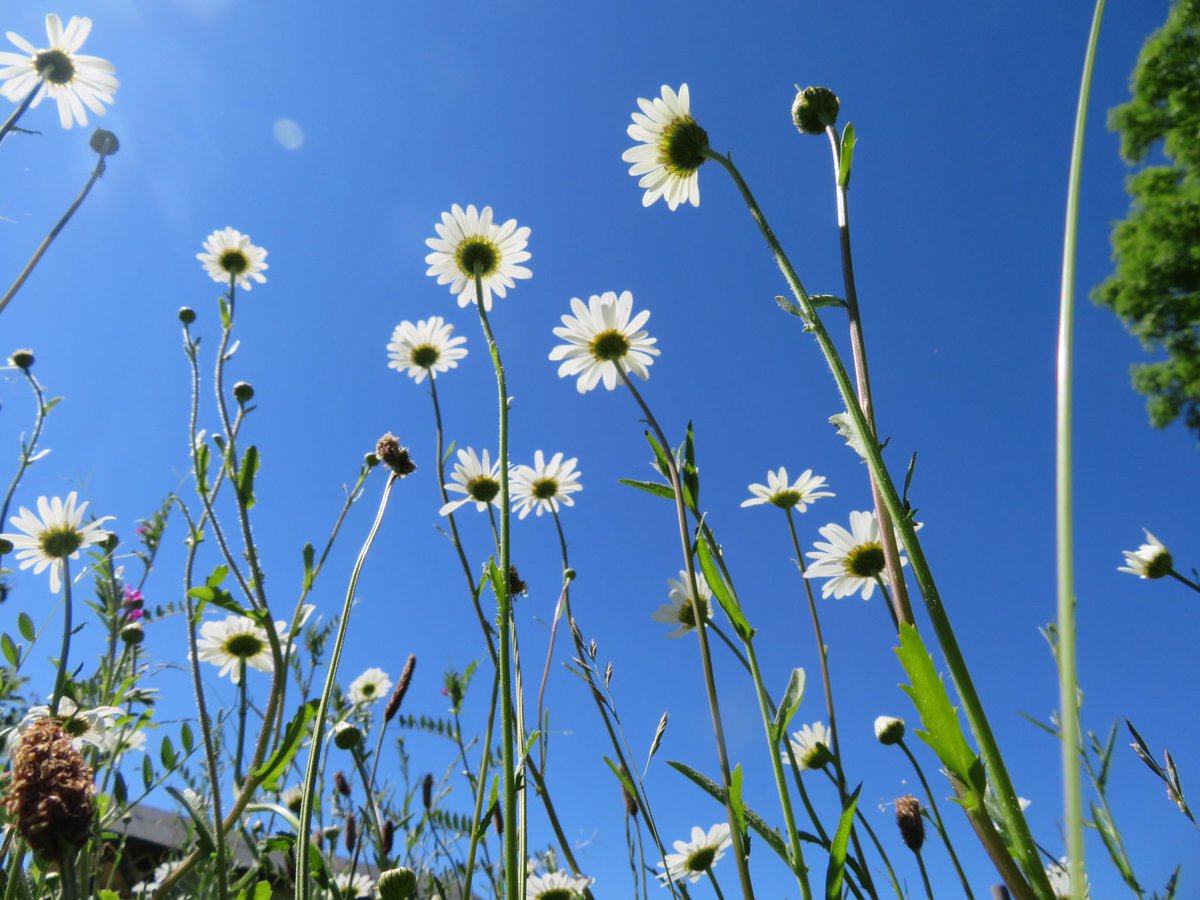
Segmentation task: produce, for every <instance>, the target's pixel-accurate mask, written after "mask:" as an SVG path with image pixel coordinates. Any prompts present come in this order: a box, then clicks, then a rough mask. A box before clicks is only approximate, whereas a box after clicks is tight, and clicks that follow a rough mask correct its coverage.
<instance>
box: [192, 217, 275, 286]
mask: <svg viewBox="0 0 1200 900" xmlns="http://www.w3.org/2000/svg"><path fill="white" fill-rule="evenodd" d="M266 258H267V251H266V250H264V249H263V248H262V247H256V246H255V245H254V244H252V243H250V237H249V236H248V235H245V234H242V233H241V232H240V231H238V230H237V229H235V228H229V227H225V228H223V229H221V230H219V231H214V232H213V233H212V234H210V235H209V236H208V237H207V238H205V240H204V252H203V253H197V254H196V259H198V260H200V262H202V263H204V271H206V272H207V273H208V277H209V278H211V279H212V280H213V281H215V282H217V284H226V285H227V284H229V283H230V282H231V281H233V282H236V284H237V286H238V287H239V288H241V289H242V290H243V291H248V290H250V288H251V284H250V280H251V279H253V280H254V281H257V282H258V283H259V284H266V283H267V276H266V275H264V274H263V272H264V271H265V270H266V269H268V268H270V267H269V266H268V265H267V264H266V262H264V260H266Z"/></svg>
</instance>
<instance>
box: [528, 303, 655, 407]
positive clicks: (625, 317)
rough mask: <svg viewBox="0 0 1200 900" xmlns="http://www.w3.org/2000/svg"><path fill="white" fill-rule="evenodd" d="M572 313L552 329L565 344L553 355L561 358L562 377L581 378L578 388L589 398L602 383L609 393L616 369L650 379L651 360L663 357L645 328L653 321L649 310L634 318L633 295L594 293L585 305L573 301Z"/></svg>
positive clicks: (614, 379) (615, 379)
mask: <svg viewBox="0 0 1200 900" xmlns="http://www.w3.org/2000/svg"><path fill="white" fill-rule="evenodd" d="M571 309H572V310H573V311H574V312H575V315H573V316H563V317H562V325H561V326H559V327H557V328H555V329H554V333H555V335H557V336H558V337H560V338H562V339H563V340H565V341H566V342H567V343H565V344H559V345H558V346H557V347H555V348H554V349H553V350H551V351H550V359H552V360H555V361H557V360H560V359H561V360H563V364H562V365H561V366H559V367H558V377H559V378H568V377H571V376H573V375H578V376H579V380H578V381H577V382H576V383H575V387H576V388H577V389H578V390H579V393H581V394H586V393H587V392H588V391H590V390H591V389H592V388H594V387H595V386H596V385H597V384H598V383H599V382H600V380H601V379H603V380H604V386H605V387H606V388H607V389H608V390H610V391H611V390H613V389H614V388H616V386H617V381H618V373H617V366H618V365H620V366H621V368H622V369H624V370H625V371H627V372H632V373H633V374H635V375H637V376H638V378H640V379H642V380H643V381H645V380H646V379H647V378H649V377H650V372H649V371H648V367H649V366H650V365H651V364H652V363H653V362H654V360H653V359H652V358H651V357H654V356H658V355H659V350H658V348H657V347H655V346H654V345H655V344H656V343H657V342H658V339H657V338H652V337H650V335H649V333H648V332H647V331H646V330H645V329H644V328H643V327H642V326H643V325H645V324H646V321H647V320H648V319H649V318H650V311H649V310H642V311H641V312H639V313H638V314H637V315H636V316H633V317H632V318H630V314H631V313H632V312H633V294H631V293H629V291H622V292H621V295H620V296H619V297H618V296H617V294H616V293H615V292H613V291H605V292H604V293H603V294H600V295H598V296H597V295H595V294H593V295H592V296H591V297H589V298H588V302H587V303H586V304H585V303H584V302H583V301H582V300H580V299H579V298H578V297H572V298H571Z"/></svg>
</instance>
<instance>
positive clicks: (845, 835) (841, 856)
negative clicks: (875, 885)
mask: <svg viewBox="0 0 1200 900" xmlns="http://www.w3.org/2000/svg"><path fill="white" fill-rule="evenodd" d="M861 790H862V785H861V784H859V786H858V787H856V788H855V789H854V793H852V794H851V795H850V796H849V797H847V798H846V808H845V809H843V810H842V816H841V818H840V819H838V826H837V831H835V832H834V833H833V841H832V842H831V843H830V845H829V867H828V868H827V869H826V870H825V900H841V897H842V882H843V880H844V877H845V874H846V847H847V845H848V844H849V843H850V831H851V829H853V828H854V810H855V807H857V806H858V793H859V791H861Z"/></svg>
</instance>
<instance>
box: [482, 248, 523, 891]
mask: <svg viewBox="0 0 1200 900" xmlns="http://www.w3.org/2000/svg"><path fill="white" fill-rule="evenodd" d="M475 306H476V308H477V309H478V310H479V322H480V324H481V325H482V326H483V333H484V336H485V337H486V338H487V345H488V350H489V351H490V353H491V356H492V366H493V368H494V369H495V370H496V388H497V390H498V392H499V406H500V449H499V456H500V578H499V579H498V580H499V584H498V585H497V587H498V588H499V590H498V591H497V593H498V595H499V596H498V597H497V598H496V599H497V601H498V603H499V607H500V610H499V620H500V622H499V625H500V638H499V644H500V648H499V649H500V743H501V751H502V753H503V760H502V763H501V764H502V766H503V768H504V771H503V781H504V823H505V825H506V827H505V829H504V881H505V896H506V897H507V898H508V900H521V889H522V884H523V882H522V878H521V875H522V873H523V871H524V869H525V864H524V861H523V860H521V859H519V858H518V855H519V849H520V848H519V846H518V844H519V842H518V837H519V835H518V832H519V831H520V828H519V827H516V826H517V778H516V763H515V760H514V758H513V748H514V743H515V740H516V738H515V735H514V729H515V726H516V723H515V720H514V711H513V702H512V598H511V597H510V596H509V592H508V570H509V567H510V565H511V558H510V557H511V544H510V534H509V514H510V509H509V488H508V385H507V383H506V382H505V377H504V363H503V361H502V360H501V359H500V348H499V346H497V344H496V337H495V335H493V334H492V327H491V325H490V324H489V323H488V317H487V310H485V309H484V308H483V277H482V274H481V272H480V269H479V268H478V267H476V270H475Z"/></svg>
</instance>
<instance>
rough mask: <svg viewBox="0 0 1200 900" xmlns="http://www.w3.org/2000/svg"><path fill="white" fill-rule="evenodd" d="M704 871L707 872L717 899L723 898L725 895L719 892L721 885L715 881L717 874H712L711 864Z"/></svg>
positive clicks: (723, 899) (722, 899) (721, 899)
mask: <svg viewBox="0 0 1200 900" xmlns="http://www.w3.org/2000/svg"><path fill="white" fill-rule="evenodd" d="M704 871H705V872H707V873H708V880H709V881H711V882H712V886H713V890H714V891H715V892H716V895H717V900H725V895H724V894H722V893H721V885H720V884H718V883H717V876H716V875H714V874H713V870H712V866H709V867H708V868H707V869H705V870H704Z"/></svg>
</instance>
